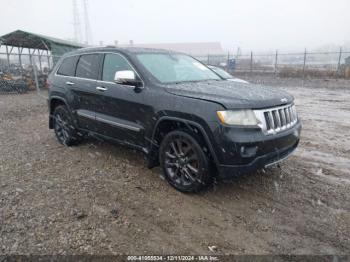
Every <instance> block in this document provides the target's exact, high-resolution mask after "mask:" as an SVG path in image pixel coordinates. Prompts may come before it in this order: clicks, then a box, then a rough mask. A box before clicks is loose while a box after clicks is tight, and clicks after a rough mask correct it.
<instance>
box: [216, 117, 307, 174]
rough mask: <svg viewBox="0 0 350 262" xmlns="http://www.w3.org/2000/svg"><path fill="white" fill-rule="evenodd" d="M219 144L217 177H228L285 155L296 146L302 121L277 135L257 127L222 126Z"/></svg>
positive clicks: (247, 171) (267, 164)
mask: <svg viewBox="0 0 350 262" xmlns="http://www.w3.org/2000/svg"><path fill="white" fill-rule="evenodd" d="M219 132H220V133H221V135H220V136H216V137H217V142H218V145H219V149H218V151H220V153H219V154H217V155H218V156H219V165H218V166H217V168H218V171H219V177H220V178H222V179H229V178H232V177H235V176H240V175H242V174H246V173H251V172H254V171H256V170H258V169H261V168H264V167H267V166H269V165H271V164H274V163H277V162H279V161H282V160H283V159H285V158H287V157H288V156H289V155H290V154H291V153H292V152H293V151H294V150H295V149H296V147H297V146H298V143H299V139H300V132H301V124H300V122H298V123H297V124H296V125H295V126H293V127H292V128H290V129H288V130H285V131H283V132H281V133H279V134H276V135H270V136H266V135H264V134H262V132H261V131H258V130H246V129H245V130H242V129H241V130H232V129H226V128H222V129H221V130H220V131H219Z"/></svg>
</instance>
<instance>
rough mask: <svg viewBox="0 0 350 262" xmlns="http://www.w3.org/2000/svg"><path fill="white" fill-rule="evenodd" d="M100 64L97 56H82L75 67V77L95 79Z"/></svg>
mask: <svg viewBox="0 0 350 262" xmlns="http://www.w3.org/2000/svg"><path fill="white" fill-rule="evenodd" d="M99 64H100V55H99V54H90V55H82V56H81V57H80V59H79V62H78V65H77V71H76V74H75V75H76V76H77V77H82V78H88V79H97V78H98V73H99V72H98V71H99Z"/></svg>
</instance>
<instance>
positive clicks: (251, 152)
mask: <svg viewBox="0 0 350 262" xmlns="http://www.w3.org/2000/svg"><path fill="white" fill-rule="evenodd" d="M257 151H258V147H257V146H247V147H246V146H241V156H242V157H254V156H255V155H256V152H257Z"/></svg>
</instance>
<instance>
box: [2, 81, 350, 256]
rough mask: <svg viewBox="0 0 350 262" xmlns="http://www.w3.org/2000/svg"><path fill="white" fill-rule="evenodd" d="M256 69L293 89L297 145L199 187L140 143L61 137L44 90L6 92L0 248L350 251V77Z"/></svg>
mask: <svg viewBox="0 0 350 262" xmlns="http://www.w3.org/2000/svg"><path fill="white" fill-rule="evenodd" d="M250 80H251V81H253V82H257V81H258V82H263V83H269V84H273V85H274V86H276V88H280V87H281V86H284V87H283V88H284V89H286V90H287V91H289V92H291V93H292V94H294V95H295V97H296V104H297V109H298V111H299V115H300V117H301V119H302V122H303V131H302V138H301V143H300V146H299V148H298V149H297V150H296V152H295V153H294V154H293V155H292V156H291V157H290V158H289V159H288V160H286V161H284V162H283V163H282V164H281V168H278V167H275V168H271V169H268V170H266V171H259V172H257V173H254V174H251V175H248V176H244V177H242V178H240V179H239V180H237V181H234V182H232V183H218V184H215V185H214V186H213V188H211V189H210V190H208V191H206V192H202V193H200V194H197V195H193V194H192V195H191V194H190V195H189V194H182V193H179V192H177V191H175V190H174V189H173V188H171V187H170V186H169V185H168V184H167V183H166V182H165V181H164V179H162V177H161V171H160V169H159V168H155V169H152V170H148V169H147V168H146V167H145V160H144V158H143V155H142V154H140V153H138V152H135V151H132V150H129V149H126V148H123V147H120V146H113V145H109V144H107V143H104V142H101V141H97V140H94V139H89V140H87V141H85V142H84V143H83V144H82V145H79V146H77V147H72V148H67V147H64V146H61V145H60V144H58V142H57V141H56V139H55V136H54V133H53V132H52V130H49V129H48V113H47V107H46V101H45V99H43V98H41V97H39V96H37V94H35V93H28V94H24V95H14V94H9V95H4V94H2V95H0V137H1V139H0V254H121V253H122V254H126V253H127V254H213V253H215V254H346V253H348V252H349V248H350V194H349V190H350V171H349V170H350V142H349V130H350V103H349V101H350V81H345V80H343V81H340V80H339V81H336V80H329V81H324V80H320V81H311V80H308V81H305V82H304V87H302V86H301V85H302V84H301V81H299V80H298V81H295V80H290V79H287V80H280V79H275V80H271V79H270V80H269V79H262V80H261V79H260V80H258V79H250ZM213 246H214V247H213ZM209 247H210V248H209Z"/></svg>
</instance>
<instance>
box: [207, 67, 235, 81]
mask: <svg viewBox="0 0 350 262" xmlns="http://www.w3.org/2000/svg"><path fill="white" fill-rule="evenodd" d="M210 68H211V69H212V70H213V71H214V72H215V73H217V74H218V75H219V76H221V77H222V78H224V79H231V78H234V77H233V76H232V75H230V74H229V73H227V72H226V71H225V70H223V69H221V68H219V67H210Z"/></svg>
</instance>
